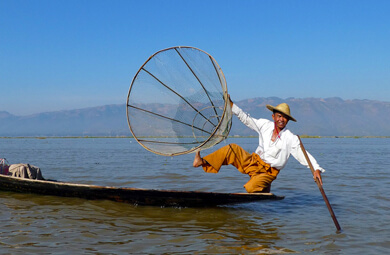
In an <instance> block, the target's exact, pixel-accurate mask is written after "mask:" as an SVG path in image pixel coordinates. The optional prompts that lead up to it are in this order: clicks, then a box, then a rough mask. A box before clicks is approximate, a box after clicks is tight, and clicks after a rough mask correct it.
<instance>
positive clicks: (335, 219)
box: [298, 135, 341, 231]
mask: <svg viewBox="0 0 390 255" xmlns="http://www.w3.org/2000/svg"><path fill="white" fill-rule="evenodd" d="M298 139H299V142H300V144H301V149H302V152H303V155H305V158H306V161H307V163H308V165H309V167H310V170H311V172H312V174H313V176H314V172H315V170H314V167H313V165H312V163H311V161H310V159H309V156H308V155H307V152H306V150H305V147H304V146H303V143H302V140H301V138H300V137H299V135H298ZM315 182H316V183H317V186H318V188H319V189H320V192H321V194H322V197H323V199H324V201H325V204H326V206H327V207H328V210H329V213H330V216H332V219H333V222H334V224H335V226H336V229H337V231H341V227H340V224H339V222H338V220H337V218H336V215H335V214H334V212H333V209H332V206H331V205H330V203H329V200H328V198H327V197H326V194H325V191H324V188H323V187H322V185H321V183H320V180H319V179H318V178H316V179H315Z"/></svg>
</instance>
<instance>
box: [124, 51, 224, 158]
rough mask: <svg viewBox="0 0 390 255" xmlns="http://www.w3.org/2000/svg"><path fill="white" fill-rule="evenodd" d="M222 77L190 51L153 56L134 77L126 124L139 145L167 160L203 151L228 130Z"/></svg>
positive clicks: (203, 56)
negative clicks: (167, 157) (168, 157)
mask: <svg viewBox="0 0 390 255" xmlns="http://www.w3.org/2000/svg"><path fill="white" fill-rule="evenodd" d="M227 98H228V95H227V86H226V81H225V77H224V75H223V72H222V70H221V68H220V67H219V65H218V64H217V62H216V61H215V60H214V58H213V57H212V56H210V55H209V54H207V53H206V52H204V51H202V50H199V49H196V48H193V47H173V48H168V49H164V50H161V51H159V52H157V53H155V54H153V55H152V56H151V57H150V58H149V59H148V60H147V61H146V62H145V64H143V65H142V66H141V68H140V69H139V70H138V72H137V74H136V75H135V77H134V79H133V81H132V83H131V86H130V89H129V94H128V98H127V120H128V124H129V127H130V130H131V132H132V134H133V136H134V138H136V139H137V141H138V142H139V143H140V144H141V145H142V146H143V147H144V148H146V149H147V150H149V151H152V152H154V153H157V154H160V155H166V156H173V155H180V154H185V153H190V152H192V151H194V150H197V149H206V148H210V147H212V146H214V145H215V144H217V143H219V142H221V141H222V140H224V139H225V138H226V137H227V136H228V134H229V131H230V128H231V117H232V112H231V108H230V104H229V103H228V101H227Z"/></svg>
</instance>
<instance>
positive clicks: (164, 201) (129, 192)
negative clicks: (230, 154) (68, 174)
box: [0, 175, 284, 207]
mask: <svg viewBox="0 0 390 255" xmlns="http://www.w3.org/2000/svg"><path fill="white" fill-rule="evenodd" d="M0 190H3V191H13V192H21V193H33V194H40V195H51V196H61V197H77V198H84V199H90V200H112V201H116V202H123V203H130V204H134V205H151V206H174V207H210V206H218V205H226V204H237V203H248V202H255V201H262V200H280V199H283V198H284V197H283V196H276V195H274V194H272V193H254V194H253V193H252V194H248V193H216V192H200V191H176V190H154V189H137V188H118V187H110V186H96V185H87V184H75V183H67V182H59V181H49V180H45V181H42V180H31V179H22V178H16V177H11V176H5V175H0Z"/></svg>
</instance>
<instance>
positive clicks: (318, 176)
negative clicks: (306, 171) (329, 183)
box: [313, 169, 322, 185]
mask: <svg viewBox="0 0 390 255" xmlns="http://www.w3.org/2000/svg"><path fill="white" fill-rule="evenodd" d="M313 178H314V180H316V179H317V178H318V180H319V181H320V184H321V185H322V177H321V171H320V170H318V169H317V170H315V171H314V175H313Z"/></svg>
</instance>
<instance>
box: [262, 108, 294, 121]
mask: <svg viewBox="0 0 390 255" xmlns="http://www.w3.org/2000/svg"><path fill="white" fill-rule="evenodd" d="M266 107H267V108H268V110H270V111H271V112H273V111H277V112H281V113H283V114H284V115H286V116H288V118H289V119H290V120H292V121H295V122H297V120H296V119H294V118H293V117H292V116H291V115H290V114H287V113H285V112H283V111H281V110H280V109H276V108H275V107H273V106H272V105H270V104H267V105H266Z"/></svg>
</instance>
